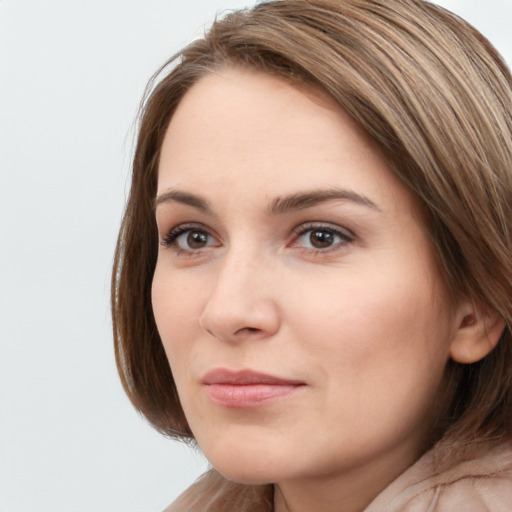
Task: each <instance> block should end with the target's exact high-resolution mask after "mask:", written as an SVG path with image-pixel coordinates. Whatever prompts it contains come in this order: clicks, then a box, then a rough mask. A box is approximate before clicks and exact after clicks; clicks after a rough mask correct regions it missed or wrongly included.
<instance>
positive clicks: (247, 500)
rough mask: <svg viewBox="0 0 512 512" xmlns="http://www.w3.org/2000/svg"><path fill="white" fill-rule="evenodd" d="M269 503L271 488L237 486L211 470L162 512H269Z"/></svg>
mask: <svg viewBox="0 0 512 512" xmlns="http://www.w3.org/2000/svg"><path fill="white" fill-rule="evenodd" d="M272 501H273V490H272V486H260V485H242V484H237V483H235V482H230V481H229V480H226V479H225V478H224V477H223V476H222V475H220V474H219V473H217V472H216V471H214V470H211V471H208V472H207V473H205V474H204V475H203V476H201V477H200V478H199V479H198V480H197V481H196V482H195V483H194V484H193V485H191V486H190V487H189V488H188V489H187V490H186V491H185V492H184V493H183V494H181V495H180V496H179V497H178V498H177V499H176V501H174V502H173V503H172V504H171V505H169V507H167V508H166V509H165V510H164V512H227V511H230V512H231V511H234V510H236V511H237V512H269V511H271V510H272Z"/></svg>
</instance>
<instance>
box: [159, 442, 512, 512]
mask: <svg viewBox="0 0 512 512" xmlns="http://www.w3.org/2000/svg"><path fill="white" fill-rule="evenodd" d="M272 501H273V488H272V486H271V485H266V486H250V485H242V484H237V483H234V482H230V481H229V480H226V479H225V478H223V477H222V476H221V475H220V474H219V473H217V472H216V471H214V470H211V471H209V472H207V473H205V474H204V475H203V476H202V477H201V478H200V479H199V480H198V481H197V482H196V483H194V484H193V485H192V486H191V487H189V488H188V489H187V490H186V491H185V492H184V493H183V494H182V495H181V496H180V497H179V498H178V499H177V500H176V501H175V502H174V503H173V504H172V505H170V506H169V507H168V508H167V509H165V511H164V512H272V509H273V506H272ZM362 512H512V443H511V442H500V443H497V442H494V443H486V444H483V443H480V444H474V445H472V446H464V447H461V446H455V445H453V444H450V445H449V444H447V443H443V442H440V443H438V445H436V446H435V447H434V448H433V449H432V450H430V451H429V452H427V453H426V454H425V455H423V457H421V458H420V459H419V460H418V461H417V462H416V463H415V464H414V465H413V466H411V467H410V468H409V469H407V470H406V471H405V472H404V473H402V475H400V476H399V477H398V478H397V479H396V480H395V481H393V482H392V483H391V484H390V485H389V486H388V487H387V488H386V489H384V490H383V491H382V492H381V493H380V494H379V495H378V496H377V497H376V498H375V499H374V500H373V501H372V503H370V505H368V507H366V508H365V510H364V511H362Z"/></svg>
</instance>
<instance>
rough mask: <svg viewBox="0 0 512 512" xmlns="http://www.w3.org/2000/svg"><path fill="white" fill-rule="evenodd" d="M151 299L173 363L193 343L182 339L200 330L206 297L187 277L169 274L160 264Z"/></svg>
mask: <svg viewBox="0 0 512 512" xmlns="http://www.w3.org/2000/svg"><path fill="white" fill-rule="evenodd" d="M151 300H152V306H153V314H154V316H155V322H156V325H157V328H158V333H159V334H160V338H161V340H162V343H163V345H164V349H165V352H166V354H167V358H168V360H169V362H170V363H171V366H173V365H172V362H173V361H175V360H177V359H178V358H179V357H183V355H184V354H186V352H187V347H189V346H190V344H189V343H186V342H182V340H184V341H186V340H187V339H189V338H190V336H191V335H192V334H193V332H194V331H196V330H198V329H199V324H198V318H199V315H200V311H201V306H200V305H201V300H202V299H201V296H200V291H199V290H196V289H192V287H191V286H190V284H189V283H188V282H187V280H180V279H178V278H177V277H176V276H170V275H168V274H166V273H165V272H164V271H163V270H162V269H161V268H160V267H159V266H158V265H157V267H156V269H155V274H154V277H153V284H152V288H151ZM174 366H177V365H174ZM172 369H173V370H175V369H176V368H172ZM174 373H175V372H174V371H173V374H174Z"/></svg>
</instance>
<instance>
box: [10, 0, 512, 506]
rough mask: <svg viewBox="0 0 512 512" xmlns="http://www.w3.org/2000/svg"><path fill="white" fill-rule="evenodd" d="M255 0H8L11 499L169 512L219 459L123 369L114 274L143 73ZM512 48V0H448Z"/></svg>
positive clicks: (511, 53)
mask: <svg viewBox="0 0 512 512" xmlns="http://www.w3.org/2000/svg"><path fill="white" fill-rule="evenodd" d="M253 3H254V2H253V1H251V0H247V1H244V0H216V1H214V0H167V1H164V0H161V1H157V0H149V1H148V0H110V1H109V0H60V1H59V0H39V1H38V0H0V512H86V511H87V512H91V511H94V512H142V511H144V512H158V511H160V510H162V509H163V508H164V507H165V506H166V505H167V504H168V503H169V502H171V501H172V500H173V499H174V498H175V497H176V496H177V495H178V494H179V493H180V492H181V491H182V490H183V489H184V488H185V487H186V486H188V485H189V484H190V483H191V482H192V481H193V480H194V479H195V478H196V477H197V476H198V475H199V474H200V473H201V472H202V471H203V470H204V469H205V467H206V462H205V461H204V459H202V457H201V456H200V455H199V454H194V453H193V452H192V451H191V450H190V449H189V448H187V447H185V446H183V445H181V444H179V443H176V442H172V441H169V440H168V439H165V438H163V437H161V436H159V435H158V434H157V433H155V432H154V431H153V430H152V429H151V428H150V427H149V426H148V424H147V423H146V422H145V421H144V420H142V419H141V418H140V417H139V416H138V415H137V414H136V413H135V412H134V410H133V409H132V407H131V405H130V404H129V402H128V400H127V398H126V397H125V396H124V394H123V391H122V389H121V386H120V384H119V382H118V378H117V374H116V370H115V364H114V359H113V350H112V343H111V332H110V318H109V304H108V297H109V279H110V267H111V264H112V254H113V250H114V245H115V238H116V234H117V228H118V225H119V221H120V218H121V213H122V208H123V204H124V200H125V197H126V192H127V183H128V175H129V164H130V158H131V147H132V139H133V133H132V123H133V121H134V118H135V114H136V110H137V106H138V102H139V100H140V97H141V95H142V92H143V89H144V86H145V83H146V81H147V79H148V78H149V77H150V75H151V74H152V73H153V71H155V70H156V68H157V67H158V66H159V65H160V64H161V63H162V62H163V61H164V60H166V59H167V58H168V57H169V56H170V55H172V54H173V53H174V52H175V51H176V50H177V49H178V48H180V47H181V46H183V44H184V43H186V42H189V41H190V40H192V39H193V38H194V37H197V36H199V35H200V34H201V32H202V30H203V26H204V24H205V23H208V22H209V21H211V20H212V19H213V17H214V15H215V13H216V12H220V11H222V10H225V9H226V8H238V7H241V6H244V5H251V4H253ZM442 5H444V6H446V7H448V8H451V9H452V10H454V11H455V12H457V13H459V14H461V15H462V16H463V17H465V18H466V19H468V20H469V21H471V22H472V23H473V24H475V25H476V26H477V27H478V28H480V30H481V31H482V32H483V33H484V34H485V35H487V36H488V37H489V38H490V39H491V41H493V42H494V44H495V45H496V46H497V47H498V49H499V50H500V51H501V52H502V54H503V55H504V56H505V58H506V59H507V61H508V63H509V64H510V63H511V62H512V31H511V30H510V27H512V0H487V1H485V2H484V1H483V0H458V1H457V0H445V1H443V2H442Z"/></svg>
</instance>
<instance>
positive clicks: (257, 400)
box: [201, 369, 305, 409]
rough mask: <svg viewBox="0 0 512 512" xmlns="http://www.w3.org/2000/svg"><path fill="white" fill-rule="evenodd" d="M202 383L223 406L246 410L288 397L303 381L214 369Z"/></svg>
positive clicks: (250, 372)
mask: <svg viewBox="0 0 512 512" xmlns="http://www.w3.org/2000/svg"><path fill="white" fill-rule="evenodd" d="M201 384H203V385H204V386H205V387H206V391H207V393H208V395H209V397H210V399H211V400H212V401H213V402H214V403H216V404H217V405H220V406H222V407H227V408H232V409H249V408H254V407H259V406H262V405H264V404H266V403H268V402H273V401H275V400H277V399H280V398H284V397H287V396H289V395H291V394H293V393H295V392H296V391H297V390H298V389H300V388H301V387H303V386H304V385H305V383H304V382H302V381H297V380H290V379H283V378H281V377H276V376H273V375H268V374H264V373H260V372H255V371H252V370H241V371H232V370H227V369H215V370H212V371H210V372H208V373H207V374H206V375H205V376H204V377H203V379H202V380H201Z"/></svg>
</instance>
